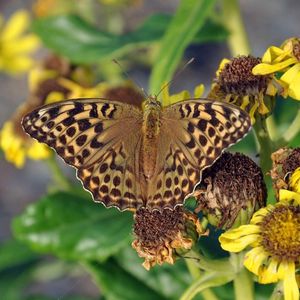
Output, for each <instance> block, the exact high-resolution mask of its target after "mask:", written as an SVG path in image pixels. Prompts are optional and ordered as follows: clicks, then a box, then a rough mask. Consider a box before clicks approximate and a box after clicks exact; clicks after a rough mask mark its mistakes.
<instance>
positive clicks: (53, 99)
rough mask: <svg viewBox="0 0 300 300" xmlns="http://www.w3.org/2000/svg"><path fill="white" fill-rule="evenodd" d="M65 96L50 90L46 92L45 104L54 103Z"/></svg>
mask: <svg viewBox="0 0 300 300" xmlns="http://www.w3.org/2000/svg"><path fill="white" fill-rule="evenodd" d="M64 98H65V96H64V94H63V93H61V92H51V93H49V94H48V96H47V98H46V100H45V104H50V103H55V102H58V101H62V100H64Z"/></svg>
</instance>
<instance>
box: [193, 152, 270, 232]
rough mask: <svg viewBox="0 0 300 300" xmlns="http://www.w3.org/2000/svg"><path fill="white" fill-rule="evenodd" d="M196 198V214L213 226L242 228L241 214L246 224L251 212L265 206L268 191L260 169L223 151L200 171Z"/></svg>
mask: <svg viewBox="0 0 300 300" xmlns="http://www.w3.org/2000/svg"><path fill="white" fill-rule="evenodd" d="M195 196H196V198H197V200H198V203H199V206H198V208H197V211H202V212H203V214H204V215H205V216H207V217H208V220H209V221H210V222H211V224H212V225H215V226H217V227H219V228H223V229H228V228H232V227H236V226H239V225H241V224H240V222H239V218H238V217H239V216H241V213H245V212H246V213H247V220H246V221H249V220H250V218H251V216H252V214H253V212H255V211H256V210H257V209H258V208H260V207H262V206H264V205H265V201H266V198H267V189H266V186H265V183H264V180H263V174H262V172H261V169H260V168H259V167H258V166H257V165H256V163H255V162H254V161H253V160H251V159H250V158H249V157H247V156H245V155H243V154H240V153H236V154H231V153H229V152H225V153H223V155H222V156H221V157H220V158H219V159H218V160H217V161H216V162H215V163H214V164H213V165H212V167H210V168H208V169H206V170H205V171H204V172H203V177H202V181H201V184H200V187H199V189H198V190H196V192H195ZM244 222H245V220H244Z"/></svg>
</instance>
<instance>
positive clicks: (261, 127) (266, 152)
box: [253, 115, 273, 176]
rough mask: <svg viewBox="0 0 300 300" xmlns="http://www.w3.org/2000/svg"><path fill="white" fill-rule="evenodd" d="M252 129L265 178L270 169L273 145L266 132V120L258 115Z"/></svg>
mask: <svg viewBox="0 0 300 300" xmlns="http://www.w3.org/2000/svg"><path fill="white" fill-rule="evenodd" d="M253 127H254V131H255V134H256V138H257V141H258V147H259V149H258V151H259V157H260V166H261V168H262V171H263V174H264V176H265V175H266V174H267V172H269V171H270V169H271V167H272V160H271V154H272V152H273V143H272V140H271V138H270V135H269V132H268V128H267V125H266V119H264V118H261V117H260V115H259V116H258V117H257V118H256V122H255V124H254V126H253Z"/></svg>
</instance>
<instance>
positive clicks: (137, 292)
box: [85, 259, 167, 300]
mask: <svg viewBox="0 0 300 300" xmlns="http://www.w3.org/2000/svg"><path fill="white" fill-rule="evenodd" d="M85 266H86V267H87V269H88V270H89V271H90V272H91V273H92V275H93V277H94V280H95V281H96V283H97V284H99V286H100V288H101V291H102V292H103V294H104V296H105V297H106V299H107V300H120V299H122V300H141V299H143V300H153V299H155V300H166V299H167V298H165V297H163V296H162V295H161V294H159V293H157V292H156V291H154V290H153V289H151V288H149V287H148V286H147V285H145V284H144V283H143V282H142V281H140V280H139V279H137V278H136V277H134V276H132V275H131V274H130V273H128V272H126V271H125V270H124V269H122V267H121V266H120V265H119V264H118V263H117V262H116V261H115V260H114V259H110V260H108V261H106V262H105V263H103V264H100V263H96V262H87V263H85Z"/></svg>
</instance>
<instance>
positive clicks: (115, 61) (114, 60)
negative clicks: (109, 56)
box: [112, 59, 149, 98]
mask: <svg viewBox="0 0 300 300" xmlns="http://www.w3.org/2000/svg"><path fill="white" fill-rule="evenodd" d="M112 61H113V62H114V63H115V64H116V65H118V67H119V68H120V69H121V71H122V72H123V74H125V75H126V77H127V78H128V79H130V80H131V81H133V82H134V83H135V84H136V85H137V86H138V87H139V89H140V90H141V91H142V93H143V94H144V95H145V97H146V98H148V97H149V95H148V94H147V92H146V91H145V90H144V88H143V87H142V86H141V85H140V84H139V83H138V81H136V80H135V79H133V78H132V77H131V76H130V75H129V74H128V72H126V71H125V69H124V68H123V67H122V66H121V64H120V63H119V62H118V61H117V60H116V59H113V60H112Z"/></svg>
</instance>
